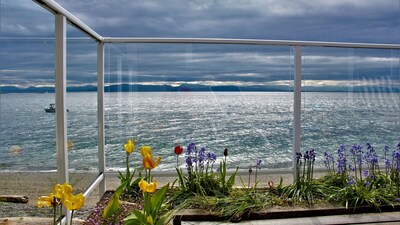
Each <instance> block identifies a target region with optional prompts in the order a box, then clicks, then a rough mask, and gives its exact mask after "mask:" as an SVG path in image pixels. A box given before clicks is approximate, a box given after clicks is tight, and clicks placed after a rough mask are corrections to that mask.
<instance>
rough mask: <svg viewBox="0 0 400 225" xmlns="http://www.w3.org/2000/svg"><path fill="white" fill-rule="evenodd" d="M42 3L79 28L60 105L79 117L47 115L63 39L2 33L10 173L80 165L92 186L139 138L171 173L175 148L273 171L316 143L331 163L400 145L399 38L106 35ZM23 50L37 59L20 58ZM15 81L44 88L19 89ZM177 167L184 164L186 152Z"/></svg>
mask: <svg viewBox="0 0 400 225" xmlns="http://www.w3.org/2000/svg"><path fill="white" fill-rule="evenodd" d="M41 4H45V5H47V8H48V9H50V11H52V12H57V13H59V15H63V16H65V17H66V19H67V20H68V21H69V22H70V23H71V24H73V25H74V27H73V28H69V30H70V31H71V32H72V34H73V35H71V33H68V34H69V35H70V36H73V37H69V36H67V37H69V38H66V39H65V40H64V41H65V42H66V43H67V54H66V58H65V59H66V62H67V67H66V68H67V70H66V71H67V72H66V80H65V81H66V85H65V86H62V87H63V88H65V89H66V90H67V91H68V92H67V95H66V97H65V98H61V99H62V101H61V102H66V107H67V109H68V110H69V112H68V113H67V116H66V120H63V119H60V120H58V121H56V120H55V117H54V115H52V114H49V113H46V112H45V111H44V108H47V107H48V105H49V104H50V103H53V102H55V99H56V96H57V94H54V86H55V83H56V81H55V79H54V59H56V60H60V59H64V58H63V56H62V55H61V54H60V55H57V54H54V51H55V47H54V45H55V43H56V41H54V38H47V39H26V40H22V41H21V43H18V44H16V43H15V42H16V41H19V40H16V39H2V42H1V44H2V45H1V48H2V51H1V52H0V54H1V58H2V59H7V58H8V59H10V62H9V63H7V64H4V65H6V66H4V67H2V68H1V69H2V74H1V89H0V91H1V92H7V94H1V95H0V100H1V101H0V132H1V133H0V134H1V135H0V156H1V157H0V169H1V170H2V171H3V170H4V171H5V170H13V171H24V170H56V169H58V170H60V169H61V170H62V169H69V170H70V177H69V179H70V180H74V179H75V180H77V181H78V180H79V178H77V177H76V174H77V173H78V172H82V171H84V172H85V173H86V172H87V173H90V172H93V176H91V178H90V179H89V180H91V179H94V180H95V182H94V184H95V185H90V188H89V189H90V190H93V187H95V186H96V185H97V184H98V183H99V182H101V180H103V179H104V174H103V173H102V172H103V171H116V170H123V169H124V154H125V153H124V151H123V149H122V145H123V143H124V142H125V141H126V140H127V139H128V138H132V139H134V140H135V141H137V144H138V145H139V146H140V145H150V146H151V147H153V149H154V152H156V153H155V154H156V155H160V156H162V157H163V163H162V164H161V165H160V169H161V170H163V171H167V172H168V171H172V173H173V169H174V167H175V165H176V164H175V162H176V161H175V160H176V158H175V155H174V154H173V148H174V146H175V145H182V146H186V145H187V144H189V143H190V142H195V143H197V144H198V146H199V147H203V146H204V147H206V148H207V150H209V151H213V152H215V153H217V155H219V156H222V152H223V149H224V148H228V149H229V152H230V153H229V158H228V159H229V163H230V165H231V168H234V167H236V166H239V167H240V168H242V169H246V168H247V167H248V166H249V164H254V163H255V160H256V159H262V160H263V161H264V163H263V166H264V167H265V168H268V169H271V170H272V169H280V170H281V171H284V170H286V171H289V172H290V170H291V169H292V163H293V161H292V157H293V154H294V152H296V151H306V150H308V149H310V148H314V149H315V150H316V151H317V152H318V155H317V156H318V157H317V158H318V163H319V167H323V162H322V161H323V159H322V155H323V152H324V151H330V152H334V151H335V150H336V148H338V146H339V145H340V144H346V145H352V144H363V145H365V144H366V142H370V143H372V144H373V145H375V146H376V149H381V148H383V146H384V145H385V144H387V145H389V146H390V147H391V148H394V144H396V143H397V142H398V141H400V140H399V139H398V138H399V137H400V130H399V128H398V127H399V123H400V108H399V105H400V102H399V101H400V100H399V99H400V89H399V87H400V72H399V71H400V69H399V66H400V63H399V59H400V57H399V49H400V46H399V45H380V44H360V43H325V42H303V41H274V40H241V39H201V38H195V39H174V38H170V39H168V38H103V37H101V36H100V35H98V34H97V33H96V32H94V31H93V30H91V29H90V28H89V27H87V26H86V25H85V24H83V23H82V22H80V21H79V20H78V19H76V17H73V16H72V15H71V14H70V13H69V12H67V11H66V10H65V9H63V8H61V7H60V6H58V5H57V4H56V3H54V2H53V1H47V0H43V1H41ZM76 30H78V31H76ZM81 31H83V33H84V35H82V34H79V32H81ZM88 37H91V38H93V39H89V38H88ZM56 40H57V39H56ZM103 45H104V46H105V48H104V53H105V54H104V57H101V55H99V52H102V51H103V49H102V46H103ZM98 50H99V51H98ZM20 51H21V52H25V53H27V54H13V53H19V52H20ZM38 52H40V54H38ZM21 55H25V56H24V57H23V58H16V57H20V56H21ZM99 56H100V57H99ZM103 60H104V66H102V64H101V63H100V64H99V62H100V61H103ZM2 63H3V61H2ZM99 65H100V66H99ZM43 68H47V69H43ZM56 69H57V68H56ZM103 72H104V73H103ZM15 74H18V75H22V76H15ZM103 76H104V79H102V78H103ZM99 77H100V79H98V78H99ZM297 78H299V79H297ZM15 79H21V81H22V82H23V83H22V84H24V85H25V86H26V87H28V86H32V87H35V88H36V89H35V91H36V92H39V93H8V92H16V91H15V90H16V89H7V88H8V87H7V88H6V86H12V85H13V84H15V83H16V82H14V83H13V82H12V81H15ZM99 80H100V81H99ZM103 81H104V83H105V88H104V90H101V88H100V89H99V90H98V89H97V87H98V85H99V84H100V83H101V82H103ZM297 81H300V83H299V82H297ZM61 83H62V82H61ZM20 87H21V86H15V85H14V88H20ZM44 87H46V88H44ZM297 87H300V88H297ZM31 90H32V89H31ZM38 90H40V91H38ZM103 91H104V92H105V93H104V97H103V95H102V93H103ZM18 92H21V90H20V89H19V90H18ZM59 97H60V96H59ZM59 99H60V98H59ZM99 103H100V104H99ZM102 103H104V108H102V107H101V104H102ZM299 103H300V104H299ZM103 113H104V115H105V117H104V120H103V119H102V118H101V116H98V115H102V114H103ZM56 122H57V123H58V124H61V125H66V127H67V140H65V144H66V145H65V146H67V148H70V151H69V152H68V154H67V155H68V163H67V165H57V164H56V162H57V157H58V156H59V154H62V153H63V152H64V153H65V151H68V149H63V148H61V149H59V152H58V153H57V151H56V143H55V142H56V134H55V133H56ZM103 124H104V127H103ZM102 128H104V137H105V145H104V146H103V145H102V144H101V139H102V137H103V134H102ZM298 131H301V132H298ZM298 141H300V142H299V143H297V142H298ZM99 143H100V144H99ZM102 149H105V151H104V152H103V151H102ZM60 152H61V153H60ZM103 156H105V158H106V166H102V165H101V163H100V166H99V161H101V158H102V157H103ZM135 160H136V161H135V163H136V165H139V164H140V159H135ZM178 166H180V167H182V168H185V162H184V159H183V157H182V160H181V162H180V163H179V165H178ZM264 171H265V170H264ZM73 176H75V178H74V177H73ZM84 186H88V185H87V184H85V185H84ZM83 188H84V187H82V189H83ZM89 189H88V190H89ZM100 189H102V190H103V191H104V186H103V188H100ZM90 190H89V192H87V193H90Z"/></svg>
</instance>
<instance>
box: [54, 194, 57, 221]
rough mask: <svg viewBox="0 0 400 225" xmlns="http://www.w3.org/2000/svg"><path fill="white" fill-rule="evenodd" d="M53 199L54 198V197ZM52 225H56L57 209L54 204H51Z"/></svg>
mask: <svg viewBox="0 0 400 225" xmlns="http://www.w3.org/2000/svg"><path fill="white" fill-rule="evenodd" d="M54 198H55V197H54ZM53 211H54V212H53V224H54V225H56V214H57V207H56V204H55V203H53Z"/></svg>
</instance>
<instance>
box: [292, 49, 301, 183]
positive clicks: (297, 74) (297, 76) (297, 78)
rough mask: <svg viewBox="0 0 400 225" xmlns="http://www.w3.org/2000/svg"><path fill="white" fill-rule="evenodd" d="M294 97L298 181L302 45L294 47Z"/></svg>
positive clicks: (293, 162)
mask: <svg viewBox="0 0 400 225" xmlns="http://www.w3.org/2000/svg"><path fill="white" fill-rule="evenodd" d="M294 52H295V56H294V88H293V93H294V99H293V155H292V167H293V181H297V179H298V177H297V173H296V153H297V152H300V139H301V60H302V56H301V55H302V54H301V46H299V45H296V46H295V47H294Z"/></svg>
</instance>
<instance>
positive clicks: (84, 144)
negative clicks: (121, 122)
mask: <svg viewBox="0 0 400 225" xmlns="http://www.w3.org/2000/svg"><path fill="white" fill-rule="evenodd" d="M96 91H97V42H95V41H94V40H92V39H90V38H88V37H87V36H86V35H85V34H83V33H81V32H80V31H78V30H77V29H76V28H75V27H72V26H70V25H68V42H67V109H68V113H67V124H68V128H67V133H68V160H69V169H70V176H69V179H70V183H71V184H72V185H73V186H74V188H75V189H76V190H77V191H84V190H85V189H86V188H87V187H88V186H89V184H90V182H92V181H93V180H94V179H95V178H96V177H97V175H98V141H97V140H98V131H97V92H96ZM96 194H97V193H96Z"/></svg>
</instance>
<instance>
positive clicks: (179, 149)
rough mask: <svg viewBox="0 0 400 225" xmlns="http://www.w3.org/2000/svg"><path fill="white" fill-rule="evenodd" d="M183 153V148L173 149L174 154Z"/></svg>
mask: <svg viewBox="0 0 400 225" xmlns="http://www.w3.org/2000/svg"><path fill="white" fill-rule="evenodd" d="M182 152H183V148H182V147H181V146H179V145H177V146H176V147H175V154H177V155H180V154H182Z"/></svg>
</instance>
